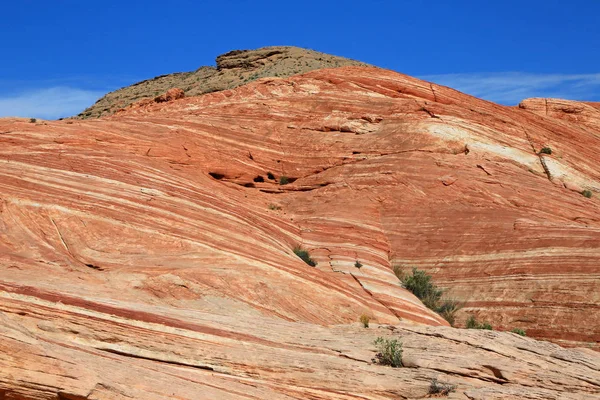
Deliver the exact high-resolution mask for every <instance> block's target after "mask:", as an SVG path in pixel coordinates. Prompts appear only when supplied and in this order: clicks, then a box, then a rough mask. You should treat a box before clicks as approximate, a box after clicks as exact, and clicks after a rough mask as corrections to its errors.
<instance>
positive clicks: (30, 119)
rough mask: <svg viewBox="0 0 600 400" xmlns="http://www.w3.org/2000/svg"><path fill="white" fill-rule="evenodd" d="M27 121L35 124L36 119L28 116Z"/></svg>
mask: <svg viewBox="0 0 600 400" xmlns="http://www.w3.org/2000/svg"><path fill="white" fill-rule="evenodd" d="M29 122H31V123H32V124H35V123H36V122H37V119H35V118H29Z"/></svg>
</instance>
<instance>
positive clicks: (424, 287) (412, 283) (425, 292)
mask: <svg viewBox="0 0 600 400" xmlns="http://www.w3.org/2000/svg"><path fill="white" fill-rule="evenodd" d="M394 273H395V274H396V276H397V277H398V278H399V279H400V280H401V281H402V285H403V286H404V287H405V288H406V289H407V290H409V291H411V292H412V293H413V294H414V295H415V296H417V297H418V298H419V299H420V300H421V301H422V302H423V304H424V305H425V306H426V307H427V308H429V309H430V310H433V311H435V312H436V313H438V314H439V315H441V316H442V318H444V319H445V320H446V321H448V323H449V324H450V325H452V326H454V322H455V320H456V312H457V311H458V310H460V309H461V304H460V303H459V302H458V301H456V300H452V299H446V300H442V295H443V294H444V291H443V290H442V289H439V288H438V287H437V286H436V285H435V284H434V283H433V280H432V278H431V275H429V274H427V273H426V272H425V271H422V270H419V269H417V268H413V269H412V275H409V274H405V273H403V272H402V270H401V268H400V267H399V266H394Z"/></svg>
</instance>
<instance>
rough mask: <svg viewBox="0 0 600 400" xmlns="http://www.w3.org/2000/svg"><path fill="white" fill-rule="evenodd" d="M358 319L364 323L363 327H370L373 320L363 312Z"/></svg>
mask: <svg viewBox="0 0 600 400" xmlns="http://www.w3.org/2000/svg"><path fill="white" fill-rule="evenodd" d="M358 320H359V321H360V323H361V324H362V325H363V327H365V328H368V327H369V321H370V320H371V318H369V316H368V315H366V314H363V315H361V316H360V318H359V319H358Z"/></svg>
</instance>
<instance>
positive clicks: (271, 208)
mask: <svg viewBox="0 0 600 400" xmlns="http://www.w3.org/2000/svg"><path fill="white" fill-rule="evenodd" d="M269 210H281V207H280V206H278V205H277V204H273V203H271V204H269Z"/></svg>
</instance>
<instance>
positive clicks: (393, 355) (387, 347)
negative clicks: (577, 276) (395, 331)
mask: <svg viewBox="0 0 600 400" xmlns="http://www.w3.org/2000/svg"><path fill="white" fill-rule="evenodd" d="M373 344H374V345H375V347H377V351H378V353H377V354H375V361H376V362H377V363H379V364H381V365H389V366H390V367H393V368H398V367H402V342H399V341H398V340H396V339H384V338H382V337H378V338H377V339H376V340H375V342H373Z"/></svg>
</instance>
